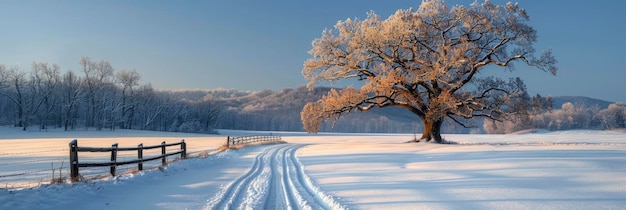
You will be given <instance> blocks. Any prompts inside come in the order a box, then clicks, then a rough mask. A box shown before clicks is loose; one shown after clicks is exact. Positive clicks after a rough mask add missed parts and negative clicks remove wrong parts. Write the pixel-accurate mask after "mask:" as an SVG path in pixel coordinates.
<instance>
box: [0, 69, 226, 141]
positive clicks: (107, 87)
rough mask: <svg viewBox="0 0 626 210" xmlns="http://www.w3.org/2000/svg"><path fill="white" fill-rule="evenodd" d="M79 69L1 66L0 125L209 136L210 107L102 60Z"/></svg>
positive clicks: (212, 112) (214, 108)
mask: <svg viewBox="0 0 626 210" xmlns="http://www.w3.org/2000/svg"><path fill="white" fill-rule="evenodd" d="M79 64H80V71H79V73H75V72H73V71H65V72H64V73H62V71H61V67H60V66H59V65H57V64H49V63H46V62H33V63H32V65H31V68H30V71H28V70H24V69H23V68H22V67H19V66H15V67H6V66H5V65H2V64H0V124H1V125H13V126H15V127H21V128H22V129H24V130H27V129H30V128H31V127H32V126H37V128H36V129H39V130H46V129H48V128H49V127H54V128H63V129H64V130H77V129H85V130H88V129H95V130H103V129H110V130H115V129H118V128H121V129H141V130H154V131H174V132H178V131H187V132H190V131H193V132H213V126H214V123H215V120H216V118H217V116H218V113H219V109H218V108H217V106H214V105H213V104H211V103H210V102H207V101H187V100H181V99H180V98H179V97H178V96H177V95H176V94H172V93H171V92H167V91H158V90H155V89H154V88H153V87H152V86H151V84H150V83H143V84H142V83H141V75H139V73H137V71H136V70H134V69H132V70H125V69H121V70H116V69H114V68H113V66H112V65H111V63H109V62H108V61H105V60H100V61H93V60H91V59H90V58H89V57H82V58H81V59H80V61H79Z"/></svg>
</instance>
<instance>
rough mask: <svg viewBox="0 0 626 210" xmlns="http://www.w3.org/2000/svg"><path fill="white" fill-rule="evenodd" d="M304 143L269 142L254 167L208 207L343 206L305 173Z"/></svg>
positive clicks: (336, 207)
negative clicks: (301, 150)
mask: <svg viewBox="0 0 626 210" xmlns="http://www.w3.org/2000/svg"><path fill="white" fill-rule="evenodd" d="M303 146H304V145H297V144H279V145H271V146H267V148H266V149H265V150H264V151H263V152H262V153H260V154H259V155H257V156H256V157H255V159H254V162H253V164H252V167H251V168H250V170H249V171H247V172H246V173H245V174H243V175H242V176H240V177H239V178H237V179H236V180H235V181H233V182H232V183H230V184H229V185H228V186H227V187H226V188H224V189H222V190H221V191H220V192H219V193H218V194H217V195H216V196H215V197H214V198H213V199H212V200H210V202H209V203H208V205H207V206H206V207H205V209H250V208H252V209H284V208H288V209H341V208H342V207H341V206H340V205H338V204H337V202H335V201H334V200H333V199H332V198H331V197H329V196H327V195H325V194H324V193H323V192H320V191H319V189H318V188H317V187H316V186H314V185H313V184H312V183H311V181H310V179H309V177H308V176H307V175H306V174H305V173H304V170H303V167H302V164H301V163H300V161H299V160H298V159H297V158H296V156H295V154H296V151H297V150H298V149H299V148H301V147H303Z"/></svg>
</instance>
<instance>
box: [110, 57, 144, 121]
mask: <svg viewBox="0 0 626 210" xmlns="http://www.w3.org/2000/svg"><path fill="white" fill-rule="evenodd" d="M115 78H116V80H117V82H118V83H119V84H120V85H121V86H122V101H121V109H122V110H121V113H120V114H121V115H122V116H121V118H122V122H123V125H122V127H123V128H124V129H131V128H132V119H133V117H134V115H135V108H136V106H137V104H136V102H135V92H134V90H135V88H136V87H137V86H139V80H140V79H141V76H140V75H139V73H137V71H136V70H135V69H133V70H130V71H128V70H120V71H118V72H116V73H115Z"/></svg>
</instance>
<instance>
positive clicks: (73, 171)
mask: <svg viewBox="0 0 626 210" xmlns="http://www.w3.org/2000/svg"><path fill="white" fill-rule="evenodd" d="M77 147H78V141H77V140H76V139H74V140H73V141H71V142H70V177H71V180H72V181H78V149H77Z"/></svg>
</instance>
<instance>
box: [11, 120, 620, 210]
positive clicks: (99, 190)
mask: <svg viewBox="0 0 626 210" xmlns="http://www.w3.org/2000/svg"><path fill="white" fill-rule="evenodd" d="M0 133H2V137H0V142H1V144H2V145H3V146H2V147H1V148H0V154H7V153H11V152H13V153H16V152H20V151H26V150H27V149H28V148H29V147H35V150H41V149H51V150H54V149H57V148H61V149H64V148H66V147H67V144H68V143H69V141H70V140H71V139H74V138H77V139H78V141H79V145H85V146H110V145H111V144H112V143H115V142H119V143H120V146H123V145H122V144H123V143H124V144H126V143H128V144H129V146H136V144H138V142H142V141H143V143H144V144H145V145H149V144H151V143H153V142H157V143H156V144H158V143H160V141H163V140H164V139H165V140H167V141H168V142H169V141H170V140H171V141H172V142H175V141H179V140H180V139H181V138H184V139H185V141H186V142H189V143H188V144H193V146H192V148H193V149H192V150H193V151H194V152H195V154H197V152H200V151H213V150H214V149H215V148H217V147H219V146H220V145H221V144H222V143H224V142H225V139H226V138H225V136H227V135H228V136H240V135H258V134H264V135H265V134H267V135H268V134H270V133H271V134H272V135H281V136H283V140H285V141H287V142H288V143H287V144H272V145H259V146H250V147H245V148H242V149H238V150H227V151H225V152H221V153H215V154H213V155H210V156H207V157H204V158H192V159H188V160H184V161H178V162H174V163H171V164H169V165H168V166H165V167H160V168H158V169H156V168H155V169H152V170H145V171H142V172H139V173H134V174H132V173H126V174H123V175H120V176H117V177H114V178H111V177H107V178H104V179H100V180H93V181H88V182H79V183H74V184H42V185H40V186H38V187H34V188H11V187H10V186H11V185H10V184H4V182H5V181H6V180H5V179H0V183H3V185H6V186H9V188H4V189H0V209H94V210H95V209H214V208H219V209H222V208H226V207H233V208H252V209H263V208H281V207H282V208H284V207H288V206H292V207H295V206H298V207H303V208H304V209H307V208H308V209H319V208H327V209H341V208H346V209H382V208H385V209H621V208H624V206H626V196H624V195H626V167H624V163H626V133H624V132H623V131H621V132H612V131H588V130H575V131H559V132H548V131H538V132H526V133H523V134H515V135H460V134H459V135H444V138H445V139H447V140H449V141H453V142H454V143H455V144H447V145H439V144H431V143H417V144H407V143H403V142H405V141H408V140H411V139H413V135H412V134H333V133H324V134H320V135H307V134H304V133H293V132H252V131H234V130H221V131H220V133H221V135H199V134H184V133H162V132H145V131H128V130H119V131H115V132H108V131H104V132H95V131H84V132H83V131H81V132H69V133H68V132H48V133H43V134H42V132H38V131H29V132H22V131H16V130H15V129H12V128H2V127H0ZM75 136H78V137H75ZM148 141H149V142H148ZM14 147H19V149H18V150H15V149H13V150H12V149H9V148H14ZM66 155H67V151H60V152H50V153H49V154H46V155H44V156H45V158H53V159H55V158H66ZM36 158H40V157H39V156H35V155H31V154H24V155H21V154H15V155H4V156H1V155H0V173H11V172H12V171H13V172H15V171H20V170H24V169H23V168H21V166H19V165H4V166H3V165H2V163H5V162H14V161H22V160H31V159H36ZM156 162H160V161H156ZM43 166H45V167H47V168H50V164H49V163H46V164H43V165H42V167H43ZM66 167H67V166H66ZM28 170H30V169H28ZM65 170H66V169H64V171H63V173H64V175H65V176H67V175H66V172H65ZM81 170H82V169H81ZM103 171H106V168H105V169H103ZM46 173H49V172H46ZM57 173H58V172H57ZM48 176H50V175H48ZM19 178H20V179H28V177H22V176H19ZM48 178H49V177H48ZM11 181H21V182H29V181H32V180H15V179H12V180H11ZM42 183H45V182H42ZM2 187H4V186H2Z"/></svg>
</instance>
